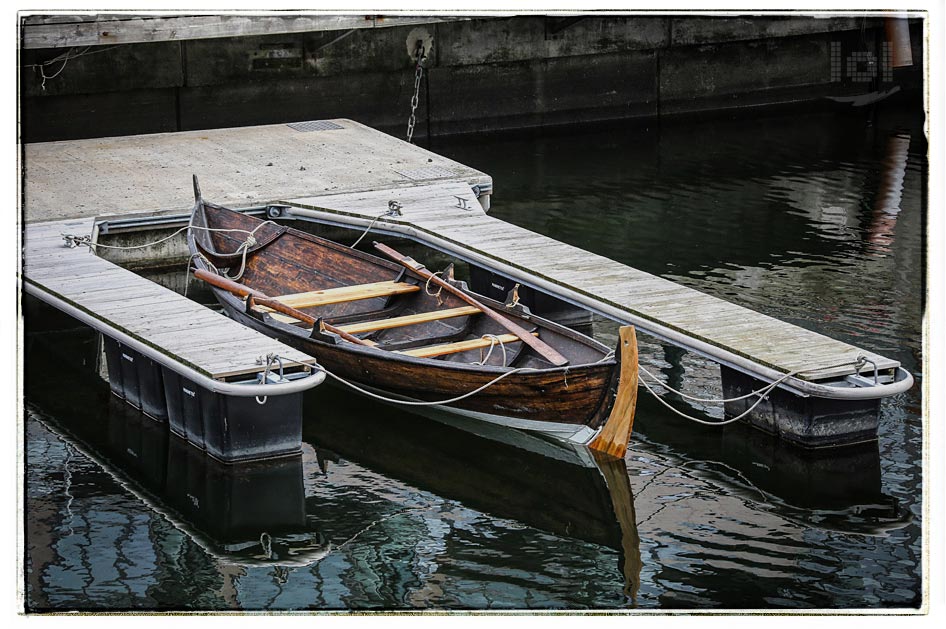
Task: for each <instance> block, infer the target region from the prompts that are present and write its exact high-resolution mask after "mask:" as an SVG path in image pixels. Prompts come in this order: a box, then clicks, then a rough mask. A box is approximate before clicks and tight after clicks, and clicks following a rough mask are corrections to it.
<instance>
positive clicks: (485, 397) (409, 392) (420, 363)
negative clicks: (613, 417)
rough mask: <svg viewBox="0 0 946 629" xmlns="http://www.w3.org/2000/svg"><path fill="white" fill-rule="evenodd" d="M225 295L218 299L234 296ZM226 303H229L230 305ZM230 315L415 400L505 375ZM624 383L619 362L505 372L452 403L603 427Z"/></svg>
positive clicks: (449, 394) (454, 393)
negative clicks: (323, 338) (303, 333)
mask: <svg viewBox="0 0 946 629" xmlns="http://www.w3.org/2000/svg"><path fill="white" fill-rule="evenodd" d="M228 297H229V296H228V295H225V294H220V295H218V299H220V300H221V301H224V300H227V299H228ZM225 307H226V306H225ZM227 310H228V314H229V315H230V316H231V317H232V318H234V319H236V320H237V321H240V322H241V323H243V324H245V325H248V326H250V327H253V328H255V329H257V330H259V331H261V332H263V333H264V334H268V335H270V336H276V337H277V338H279V339H280V340H281V341H283V342H285V343H286V344H288V345H291V346H293V347H296V348H297V349H299V350H301V351H303V352H306V353H307V354H310V355H311V356H314V357H315V358H316V359H318V361H319V363H320V364H322V365H323V366H324V367H326V368H327V369H328V370H329V371H330V372H332V373H334V374H336V375H338V376H339V377H341V378H344V379H345V380H348V381H349V382H353V383H355V384H358V385H360V386H362V387H366V388H370V389H373V390H378V391H382V392H387V393H389V394H392V395H394V396H398V397H402V398H408V399H411V400H423V401H438V400H447V399H452V398H455V397H458V396H461V395H465V394H467V393H469V392H471V391H474V390H476V389H478V388H479V387H481V386H483V385H486V384H488V383H489V382H491V381H492V380H494V379H496V378H497V377H499V376H501V375H502V374H503V372H504V370H501V369H490V370H485V369H475V368H470V367H469V366H467V365H462V364H455V363H444V364H442V365H437V364H430V363H434V362H437V361H429V360H422V359H413V360H411V359H405V358H403V357H398V356H397V355H392V354H391V353H390V352H382V351H380V350H372V349H362V348H359V347H353V346H351V345H348V344H345V345H342V344H338V345H332V344H330V343H326V342H322V341H319V340H315V339H311V338H304V337H300V336H297V335H293V334H285V333H282V334H280V333H278V332H277V331H276V330H274V328H273V326H270V325H266V324H265V323H264V322H263V321H260V320H259V319H257V318H256V317H254V316H251V315H248V314H247V313H246V312H244V311H242V310H241V309H239V308H235V307H233V306H232V305H230V307H228V308H227ZM616 386H617V382H616V370H615V369H614V364H613V363H610V364H601V365H593V366H582V367H577V368H573V369H570V370H566V369H548V370H542V371H536V372H520V373H515V374H513V375H511V376H508V377H506V378H503V379H502V380H500V381H498V382H496V383H494V384H493V385H491V386H489V387H488V388H487V389H485V390H484V391H482V392H480V393H477V394H476V395H473V396H471V397H469V398H467V399H465V400H460V401H458V402H455V403H453V404H449V405H448V407H449V408H455V409H462V410H464V411H471V412H474V413H482V414H486V415H495V416H497V417H508V418H514V419H521V420H526V421H535V422H548V423H556V424H574V425H579V426H580V425H584V426H588V427H589V428H592V429H597V428H599V427H600V426H601V424H602V423H603V422H604V421H605V420H606V419H607V416H608V411H610V408H611V404H610V402H611V400H613V397H614V390H615V388H616Z"/></svg>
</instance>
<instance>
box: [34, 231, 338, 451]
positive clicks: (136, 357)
mask: <svg viewBox="0 0 946 629" xmlns="http://www.w3.org/2000/svg"><path fill="white" fill-rule="evenodd" d="M93 230H94V221H93V220H91V219H72V220H65V221H53V222H46V223H38V224H32V225H28V226H27V228H26V231H25V234H24V245H25V246H24V265H23V274H22V277H23V287H24V289H25V291H26V292H27V293H29V294H31V295H34V296H36V297H38V298H39V299H40V300H42V301H44V302H46V303H48V304H50V305H52V306H54V307H56V308H58V309H59V310H62V311H63V312H65V313H66V314H69V315H71V316H73V317H74V318H76V319H77V320H79V321H80V322H82V323H85V324H86V325H89V326H90V327H92V328H94V329H96V330H98V331H99V332H101V333H102V335H103V339H104V348H105V355H106V362H107V366H108V380H109V385H110V387H111V390H112V392H113V393H114V394H115V395H116V396H118V397H120V398H122V399H124V400H125V401H126V402H128V403H129V404H130V405H132V406H134V407H135V408H138V409H140V410H141V411H142V412H144V413H145V414H146V415H148V416H149V417H151V418H152V419H155V420H157V421H159V422H167V424H168V426H169V428H170V430H171V431H172V432H174V433H176V434H178V435H179V436H181V437H183V438H185V439H187V440H188V441H189V442H191V443H192V444H194V445H195V446H196V447H198V448H200V449H203V450H206V451H207V452H208V453H209V454H211V455H212V456H214V457H215V458H217V459H220V460H223V461H226V462H233V461H241V460H249V459H258V458H269V457H273V456H280V455H287V454H294V453H298V452H300V451H301V439H302V398H301V392H302V391H304V390H306V389H308V388H311V387H313V386H316V385H317V384H319V383H321V382H322V381H323V380H324V378H325V374H324V373H323V372H321V371H317V370H316V371H314V370H312V369H310V368H309V367H307V366H306V365H312V364H313V363H314V362H315V360H314V359H313V358H312V357H311V356H307V355H306V354H303V353H301V352H299V351H297V350H294V349H292V348H290V347H288V346H285V345H283V344H282V343H279V342H277V341H274V340H273V339H271V338H269V337H267V336H264V335H263V334H260V333H258V332H255V331H253V330H250V329H249V328H246V327H244V326H242V325H240V324H239V323H237V322H235V321H232V320H231V319H229V318H227V317H225V316H224V315H222V314H220V313H218V312H214V311H213V310H210V309H209V308H206V307H204V306H202V305H200V304H198V303H196V302H194V301H192V300H190V299H187V298H186V297H184V296H183V295H180V294H178V293H175V292H173V291H171V290H168V289H166V288H164V287H163V286H161V285H159V284H156V283H154V282H152V281H150V280H148V279H145V278H144V277H141V276H140V275H137V274H135V273H133V272H131V271H128V270H126V269H123V268H121V267H119V266H117V265H115V264H113V263H111V262H109V261H107V260H105V259H103V258H101V257H99V256H97V255H94V254H92V253H91V252H90V251H89V249H88V248H86V247H84V246H79V247H75V246H73V247H71V248H70V247H69V246H68V244H67V242H66V241H65V240H64V239H63V235H64V234H70V235H89V234H92V233H93ZM271 356H279V357H280V358H281V359H283V363H282V368H281V369H280V367H279V363H278V362H277V361H276V360H274V359H273V360H270V359H269V357H271Z"/></svg>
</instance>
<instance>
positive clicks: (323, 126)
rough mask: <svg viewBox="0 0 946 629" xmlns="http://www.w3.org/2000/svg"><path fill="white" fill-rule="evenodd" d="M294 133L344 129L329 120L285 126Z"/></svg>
mask: <svg viewBox="0 0 946 629" xmlns="http://www.w3.org/2000/svg"><path fill="white" fill-rule="evenodd" d="M286 126H287V127H289V128H290V129H295V130H296V131H333V130H334V129H344V128H345V127H343V126H342V125H340V124H337V123H334V122H332V121H331V120H309V121H308V122H292V123H289V124H288V125H286Z"/></svg>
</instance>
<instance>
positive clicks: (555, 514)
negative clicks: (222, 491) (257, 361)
mask: <svg viewBox="0 0 946 629" xmlns="http://www.w3.org/2000/svg"><path fill="white" fill-rule="evenodd" d="M315 394H316V395H317V396H318V398H319V400H318V403H317V404H316V403H314V402H313V403H312V404H311V406H308V407H309V408H318V409H319V414H318V417H317V418H313V421H309V422H306V424H305V427H304V432H303V440H304V441H307V442H309V443H311V444H313V445H314V446H316V448H317V449H318V450H319V453H320V455H321V456H320V458H322V459H324V458H326V457H329V456H330V455H329V454H328V453H326V452H324V450H326V449H327V450H330V451H332V452H335V453H337V454H338V455H341V456H342V457H344V458H346V459H350V460H353V461H357V462H358V463H360V464H362V465H364V466H366V467H369V468H372V469H374V470H375V471H377V472H380V473H382V474H384V475H385V476H389V477H392V478H396V479H399V480H401V481H403V482H406V483H409V484H411V485H413V486H415V487H418V488H420V489H423V490H427V491H430V492H432V493H435V494H437V495H439V496H442V497H445V498H449V499H454V500H458V501H460V502H462V503H463V504H464V505H466V506H468V507H472V508H474V509H477V510H478V511H482V512H484V513H488V514H491V515H494V516H496V517H502V518H509V519H513V520H517V521H519V522H521V523H523V524H526V525H529V526H532V527H535V528H538V529H541V530H544V531H548V532H551V533H554V534H556V535H561V536H566V537H571V538H575V539H580V540H584V541H588V542H592V543H595V544H600V545H603V546H607V547H610V548H613V549H615V550H618V551H619V553H620V556H621V560H620V564H621V565H620V570H621V572H622V574H623V576H624V582H625V593H626V594H627V595H628V596H630V597H631V598H634V597H635V596H636V592H637V589H638V587H639V585H640V571H641V562H640V539H639V537H638V534H637V523H636V520H635V511H634V499H633V495H632V492H631V485H630V479H629V478H628V474H627V467H626V465H625V463H624V460H623V459H617V458H614V457H609V456H607V455H600V454H598V453H594V452H592V451H591V450H589V449H587V448H584V447H582V446H569V445H568V444H565V443H563V442H560V441H558V440H554V441H553V440H547V441H546V440H539V439H536V438H535V437H534V436H533V435H529V434H527V433H522V434H520V435H519V438H517V435H516V433H517V431H511V430H508V429H502V430H496V431H495V432H488V431H487V430H485V429H484V428H483V424H482V422H469V423H467V422H464V420H463V418H457V417H456V416H452V415H447V414H441V415H439V416H436V419H437V421H434V420H432V419H431V418H429V417H419V416H417V415H414V414H412V413H408V412H405V411H402V410H400V409H395V408H391V407H389V406H386V405H381V404H377V403H374V402H371V401H369V400H365V399H363V398H352V396H350V395H346V394H345V393H344V392H342V391H338V390H333V388H332V387H323V390H322V391H318V392H315ZM355 419H357V421H354V420H355ZM471 428H473V429H475V430H477V432H471V431H470V429H471Z"/></svg>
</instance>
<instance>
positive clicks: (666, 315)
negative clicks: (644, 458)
mask: <svg viewBox="0 0 946 629" xmlns="http://www.w3.org/2000/svg"><path fill="white" fill-rule="evenodd" d="M456 196H461V197H464V198H466V199H467V205H468V206H470V207H471V208H473V209H470V210H463V209H460V208H457V207H456V198H455V197H456ZM390 199H394V200H397V201H398V202H399V203H400V204H401V206H402V209H401V212H402V214H403V216H401V217H383V218H381V219H378V223H379V225H378V228H379V229H383V228H384V225H380V223H386V224H388V225H392V226H395V227H394V231H398V232H399V233H404V234H411V233H413V234H416V235H417V236H418V237H420V238H422V239H423V238H424V237H425V236H430V237H433V238H434V239H438V240H441V241H446V242H448V243H451V244H453V245H455V246H456V248H457V249H458V251H459V253H458V255H460V257H462V251H464V250H466V251H470V252H473V253H475V254H478V255H480V256H483V257H486V258H489V259H492V260H495V261H497V262H499V263H501V264H503V265H507V266H511V267H513V268H515V269H519V270H521V271H523V272H524V273H525V274H528V275H531V276H538V277H541V278H542V279H544V280H546V281H549V282H551V283H554V284H556V285H558V286H560V287H562V288H563V289H565V290H567V291H571V292H574V293H578V294H581V295H584V296H587V297H588V298H589V299H590V300H593V301H597V302H601V303H605V304H608V305H610V306H612V307H615V308H617V309H619V310H622V311H624V312H626V313H628V314H632V315H635V316H637V317H640V318H643V319H646V320H649V321H652V322H654V323H655V324H658V325H662V326H666V327H669V328H671V329H674V330H676V331H678V332H681V333H683V334H686V335H688V336H691V337H693V338H695V339H698V340H701V341H703V342H705V343H709V344H710V345H713V346H715V347H718V348H720V349H722V350H725V351H728V352H730V353H732V354H735V355H737V356H742V357H745V358H747V359H749V360H752V361H754V362H756V363H758V364H760V365H763V366H765V367H768V368H771V369H775V370H777V371H779V372H782V373H787V372H793V371H799V370H803V369H808V370H814V369H815V368H819V367H831V366H833V365H836V364H838V363H841V362H845V361H851V360H853V359H854V358H855V357H856V356H858V355H864V356H867V357H868V358H870V359H872V360H875V361H877V363H878V367H879V368H880V369H891V368H894V367H897V366H899V363H898V362H897V361H894V360H890V359H887V358H884V357H882V356H879V355H877V354H874V353H872V352H868V351H865V350H863V349H860V348H857V347H854V346H852V345H849V344H847V343H843V342H841V341H837V340H835V339H831V338H829V337H826V336H824V335H822V334H818V333H816V332H812V331H810V330H806V329H804V328H801V327H799V326H796V325H793V324H790V323H786V322H784V321H780V320H778V319H775V318H773V317H769V316H767V315H764V314H762V313H759V312H756V311H753V310H750V309H748V308H744V307H742V306H739V305H736V304H733V303H730V302H727V301H725V300H723V299H719V298H716V297H713V296H711V295H708V294H706V293H702V292H700V291H697V290H695V289H692V288H688V287H686V286H683V285H681V284H677V283H675V282H672V281H670V280H666V279H663V278H660V277H658V276H655V275H652V274H649V273H645V272H643V271H640V270H638V269H634V268H632V267H628V266H626V265H624V264H621V263H619V262H616V261H613V260H610V259H607V258H604V257H602V256H598V255H596V254H593V253H590V252H587V251H583V250H581V249H578V248H577V247H573V246H571V245H568V244H565V243H562V242H558V241H556V240H553V239H551V238H548V237H545V236H542V235H541V234H537V233H535V232H531V231H529V230H526V229H524V228H521V227H518V226H516V225H512V224H509V223H506V222H503V221H500V220H498V219H495V218H492V217H490V216H489V215H487V214H486V212H484V211H483V210H482V209H481V208H480V207H479V206H478V205H476V203H475V198H474V196H473V194H472V192H471V191H470V189H469V186H466V185H464V184H462V183H442V184H431V185H425V186H416V187H414V188H410V189H401V190H398V191H396V192H393V191H391V190H384V191H377V192H369V193H359V194H358V195H357V196H356V195H350V194H337V195H323V196H314V197H302V198H284V199H282V202H285V203H286V204H289V205H292V206H296V207H300V208H308V209H318V210H321V211H322V212H326V213H327V214H328V215H334V216H337V217H338V218H339V222H342V223H345V222H346V220H345V217H354V218H361V219H362V220H365V219H369V220H370V219H374V218H375V217H377V216H378V215H379V214H381V213H382V212H383V211H384V209H385V208H386V206H387V202H388V200H390ZM347 222H349V223H351V221H347ZM353 227H355V228H357V224H353ZM872 369H873V367H872V366H868V367H866V368H865V369H862V372H865V371H868V370H872ZM853 372H854V368H853V367H846V368H840V369H829V370H826V371H822V372H821V373H819V374H818V376H819V378H822V377H825V376H831V377H834V376H839V375H845V374H848V373H853Z"/></svg>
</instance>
